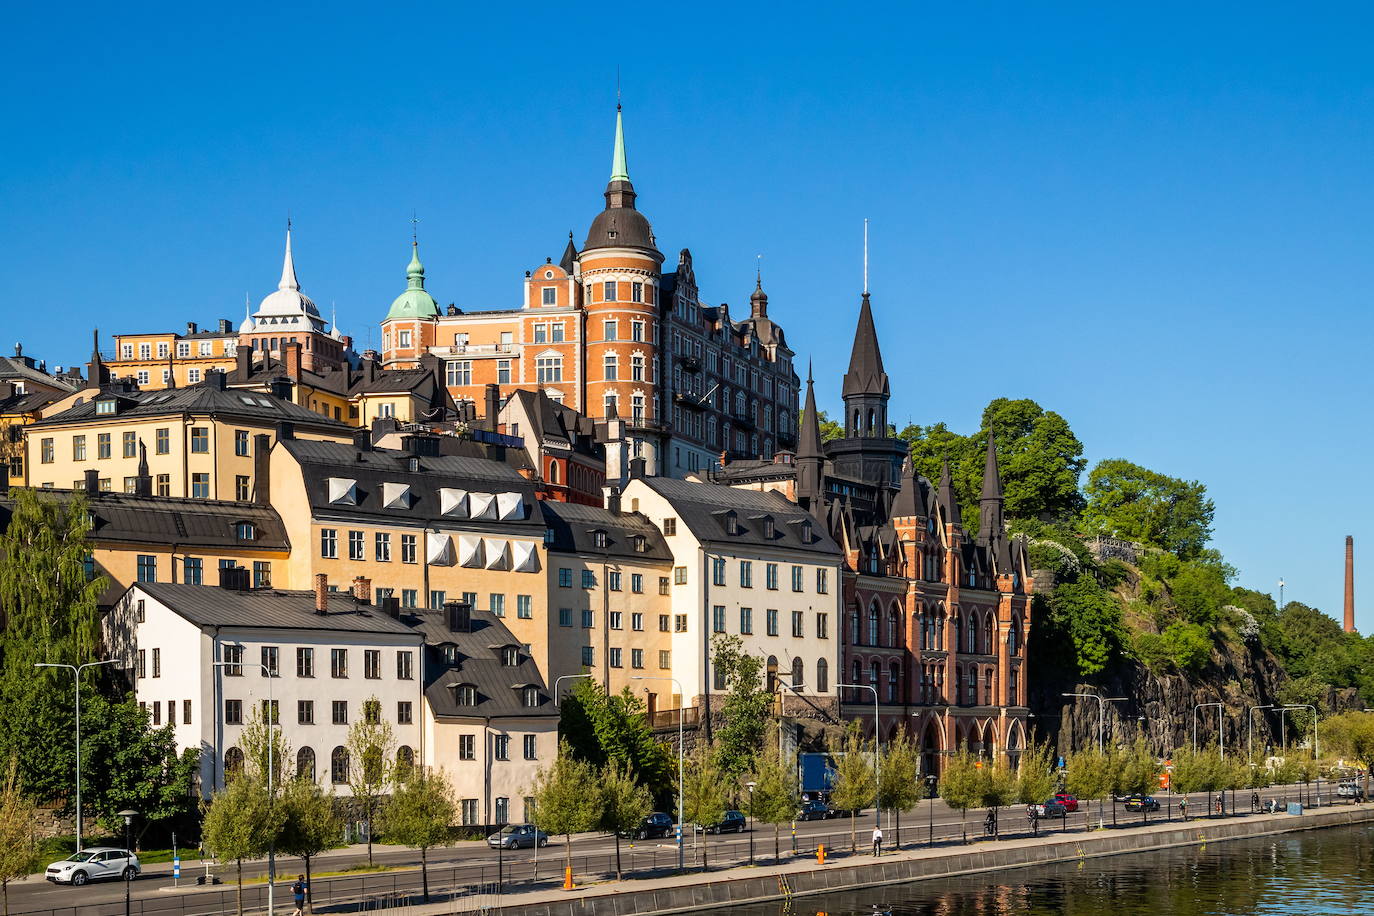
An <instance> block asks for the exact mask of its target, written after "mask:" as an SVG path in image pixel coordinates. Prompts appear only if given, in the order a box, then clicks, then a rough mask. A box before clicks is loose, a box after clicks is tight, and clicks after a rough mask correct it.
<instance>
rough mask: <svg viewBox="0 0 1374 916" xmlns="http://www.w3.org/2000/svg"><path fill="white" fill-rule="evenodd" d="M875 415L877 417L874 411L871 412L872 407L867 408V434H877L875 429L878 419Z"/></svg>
mask: <svg viewBox="0 0 1374 916" xmlns="http://www.w3.org/2000/svg"><path fill="white" fill-rule="evenodd" d="M877 417H878V415H877V414H876V413H874V412H873V409H872V408H869V411H868V434H869V435H870V436H873V435H876V434H877V430H878V419H877Z"/></svg>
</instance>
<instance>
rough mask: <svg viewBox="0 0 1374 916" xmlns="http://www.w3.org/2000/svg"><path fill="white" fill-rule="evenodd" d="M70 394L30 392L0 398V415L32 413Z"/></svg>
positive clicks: (64, 392) (61, 392)
mask: <svg viewBox="0 0 1374 916" xmlns="http://www.w3.org/2000/svg"><path fill="white" fill-rule="evenodd" d="M69 394H71V392H70V391H30V392H28V393H27V394H12V395H10V396H9V397H7V398H0V414H15V413H33V412H34V411H35V410H41V409H43V408H44V407H47V406H48V405H49V404H51V403H53V402H54V401H60V400H61V399H62V398H65V397H67V396H68V395H69Z"/></svg>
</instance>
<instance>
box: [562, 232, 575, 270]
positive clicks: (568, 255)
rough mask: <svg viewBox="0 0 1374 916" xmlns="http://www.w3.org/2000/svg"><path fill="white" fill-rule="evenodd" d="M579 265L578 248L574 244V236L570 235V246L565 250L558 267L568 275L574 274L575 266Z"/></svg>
mask: <svg viewBox="0 0 1374 916" xmlns="http://www.w3.org/2000/svg"><path fill="white" fill-rule="evenodd" d="M576 263H577V246H576V245H574V244H573V234H572V233H571V232H569V233H568V246H567V247H566V248H564V249H563V257H561V258H559V259H558V266H559V267H561V268H563V269H564V270H565V271H567V272H568V273H572V272H573V265H574V264H576Z"/></svg>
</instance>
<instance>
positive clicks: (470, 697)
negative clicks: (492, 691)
mask: <svg viewBox="0 0 1374 916" xmlns="http://www.w3.org/2000/svg"><path fill="white" fill-rule="evenodd" d="M453 702H454V703H456V704H457V705H459V706H476V705H477V687H476V685H474V684H455V685H454V687H453Z"/></svg>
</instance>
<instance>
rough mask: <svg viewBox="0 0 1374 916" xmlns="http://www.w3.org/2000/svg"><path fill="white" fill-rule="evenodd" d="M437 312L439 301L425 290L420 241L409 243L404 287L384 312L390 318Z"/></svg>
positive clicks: (415, 316)
mask: <svg viewBox="0 0 1374 916" xmlns="http://www.w3.org/2000/svg"><path fill="white" fill-rule="evenodd" d="M438 314H439V303H437V302H435V301H434V297H433V296H431V295H430V294H429V292H428V291H426V290H425V267H424V265H423V264H421V263H420V243H419V242H417V241H412V242H411V243H410V263H409V264H408V265H406V288H405V291H404V292H402V293H401V295H399V296H397V297H396V299H395V300H394V301H393V302H392V303H391V309H390V311H388V312H387V313H386V317H387V319H392V318H434V317H437V316H438Z"/></svg>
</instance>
